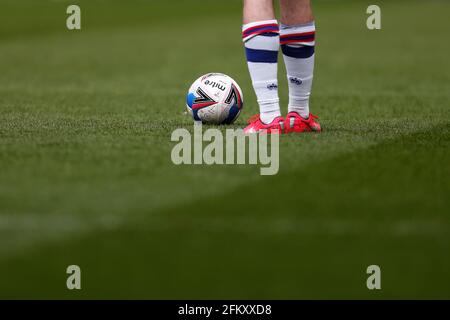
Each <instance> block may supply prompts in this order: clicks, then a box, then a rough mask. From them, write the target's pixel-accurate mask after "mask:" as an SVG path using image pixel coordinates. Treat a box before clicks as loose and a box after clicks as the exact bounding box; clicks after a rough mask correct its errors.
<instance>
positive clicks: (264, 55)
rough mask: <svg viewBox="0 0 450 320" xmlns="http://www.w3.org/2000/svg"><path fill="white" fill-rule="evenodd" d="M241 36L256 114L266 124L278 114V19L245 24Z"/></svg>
mask: <svg viewBox="0 0 450 320" xmlns="http://www.w3.org/2000/svg"><path fill="white" fill-rule="evenodd" d="M242 38H243V41H244V45H245V52H246V56H247V64H248V69H249V71H250V76H251V78H252V83H253V88H254V90H255V93H256V98H257V100H258V104H259V111H260V118H261V121H262V122H263V123H266V124H268V123H270V122H272V121H273V120H274V119H275V118H276V117H278V116H280V115H281V113H280V103H279V101H280V100H279V98H278V79H277V71H278V50H279V47H280V42H279V41H280V38H279V29H278V23H277V21H276V20H265V21H258V22H252V23H248V24H245V25H244V26H243V27H242Z"/></svg>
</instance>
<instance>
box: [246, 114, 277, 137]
mask: <svg viewBox="0 0 450 320" xmlns="http://www.w3.org/2000/svg"><path fill="white" fill-rule="evenodd" d="M259 132H265V133H269V134H271V133H279V134H281V133H284V119H283V117H276V118H275V119H273V120H272V122H271V123H268V124H265V123H263V122H262V121H261V118H260V117H259V114H257V115H254V116H253V117H251V118H250V119H249V120H248V126H247V127H245V128H244V133H245V134H249V133H259Z"/></svg>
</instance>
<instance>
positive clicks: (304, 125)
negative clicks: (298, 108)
mask: <svg viewBox="0 0 450 320" xmlns="http://www.w3.org/2000/svg"><path fill="white" fill-rule="evenodd" d="M315 119H317V116H315V115H313V114H311V113H310V114H309V117H308V119H304V118H303V117H301V116H300V115H299V114H298V113H297V112H289V113H288V114H287V116H286V119H285V120H284V127H285V130H286V131H285V132H286V133H290V132H311V131H314V132H320V131H322V129H321V128H320V123H318V122H317V121H316V120H315Z"/></svg>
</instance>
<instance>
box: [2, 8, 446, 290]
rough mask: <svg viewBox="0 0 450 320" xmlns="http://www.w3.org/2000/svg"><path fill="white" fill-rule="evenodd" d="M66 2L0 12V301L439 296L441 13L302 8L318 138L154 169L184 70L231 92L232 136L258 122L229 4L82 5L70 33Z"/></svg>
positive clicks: (164, 148) (180, 99) (442, 234)
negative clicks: (376, 278) (236, 87)
mask: <svg viewBox="0 0 450 320" xmlns="http://www.w3.org/2000/svg"><path fill="white" fill-rule="evenodd" d="M69 3H70V4H71V3H72V2H68V1H40V3H39V5H37V4H36V1H32V0H28V1H25V0H21V1H11V0H2V8H3V9H2V12H1V13H0V30H1V31H0V297H1V298H376V299H378V298H447V299H448V298H450V285H449V284H450V271H449V270H450V256H449V254H448V252H450V215H449V213H450V205H449V196H450V182H449V181H450V179H449V178H450V166H449V163H450V152H449V150H450V149H449V147H450V103H449V101H450V100H449V99H450V91H449V86H450V62H449V60H448V51H449V49H450V44H449V43H448V41H445V39H447V38H448V34H449V32H450V25H449V24H448V22H447V12H448V10H449V9H450V5H449V4H448V3H446V2H444V1H379V3H380V5H381V8H382V17H383V29H382V30H381V31H368V30H367V29H366V28H365V19H366V14H365V9H366V7H367V5H368V4H370V2H368V1H317V3H316V4H315V13H316V21H317V25H318V31H319V35H318V46H317V56H316V62H317V63H316V74H315V83H314V91H313V98H312V111H313V113H316V114H318V115H319V116H320V121H321V123H322V126H323V127H324V132H323V133H322V134H320V135H317V134H305V135H291V136H283V137H282V138H281V141H280V147H281V148H280V172H279V174H278V175H276V176H271V177H267V176H260V175H259V167H256V166H210V167H207V166H175V165H173V164H172V162H171V160H170V152H171V149H172V147H173V146H174V143H172V142H170V134H171V132H172V131H173V130H174V129H176V128H179V127H185V128H189V129H190V130H192V121H191V120H190V119H189V118H188V117H187V116H186V115H185V114H184V109H185V107H184V95H185V92H186V90H187V88H188V87H189V85H190V83H191V82H192V81H193V80H194V79H195V78H196V77H198V76H199V75H201V74H204V73H207V72H211V71H219V72H224V73H227V74H229V75H230V76H232V77H233V78H235V79H236V80H237V81H238V83H239V84H240V85H241V87H242V89H243V91H244V95H245V102H246V105H245V112H244V113H243V114H242V116H241V117H240V118H239V119H238V121H237V123H236V124H235V125H234V126H233V127H242V126H244V124H245V119H246V118H248V117H249V116H251V115H253V114H254V113H256V112H257V105H256V101H255V97H254V94H253V92H252V89H251V83H250V79H249V76H248V73H247V69H246V63H245V60H244V53H243V49H242V43H241V40H240V23H241V17H240V6H241V3H240V1H223V2H221V3H219V2H217V1H212V0H210V1H197V0H185V1H177V2H176V4H177V6H175V4H174V2H170V4H169V3H167V4H164V3H163V2H160V1H140V0H134V1H127V2H126V3H125V2H123V1H101V0H95V1H92V0H91V1H79V2H78V3H80V5H81V8H82V19H83V20H82V30H81V31H72V32H71V31H68V30H66V29H65V17H66V15H65V8H66V6H67V5H68V4H69ZM27 9H28V10H27ZM283 70H284V67H280V71H283ZM282 74H283V73H282V72H280V86H281V91H280V95H281V98H282V102H283V106H284V110H285V106H286V100H287V99H286V96H287V90H286V86H287V85H286V81H285V79H284V76H283V75H282ZM70 264H78V265H79V266H80V267H81V269H82V287H83V289H82V290H81V291H79V292H73V291H68V290H67V289H66V288H65V281H66V274H65V269H66V267H67V266H68V265H70ZM371 264H378V265H380V267H381V270H382V290H381V291H377V292H374V291H369V290H367V288H366V285H365V283H366V277H367V275H366V273H365V270H366V268H367V266H368V265H371Z"/></svg>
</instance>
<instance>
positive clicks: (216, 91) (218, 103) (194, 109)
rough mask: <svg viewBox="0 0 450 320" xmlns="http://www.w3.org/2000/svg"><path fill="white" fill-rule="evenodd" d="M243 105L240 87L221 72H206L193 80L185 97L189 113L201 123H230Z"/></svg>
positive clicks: (236, 116)
mask: <svg viewBox="0 0 450 320" xmlns="http://www.w3.org/2000/svg"><path fill="white" fill-rule="evenodd" d="M243 106H244V97H243V95H242V90H241V88H240V87H239V85H238V84H237V83H236V81H234V80H233V79H232V78H231V77H229V76H227V75H225V74H222V73H208V74H205V75H204V76H201V77H200V78H198V79H197V80H195V82H194V83H193V84H192V86H191V87H190V88H189V92H188V94H187V97H186V107H187V109H188V111H189V114H190V115H191V116H192V117H193V118H194V120H195V121H201V122H202V123H209V124H231V123H233V122H234V121H235V120H236V119H237V118H238V116H239V114H240V113H241V110H242V108H243Z"/></svg>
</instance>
